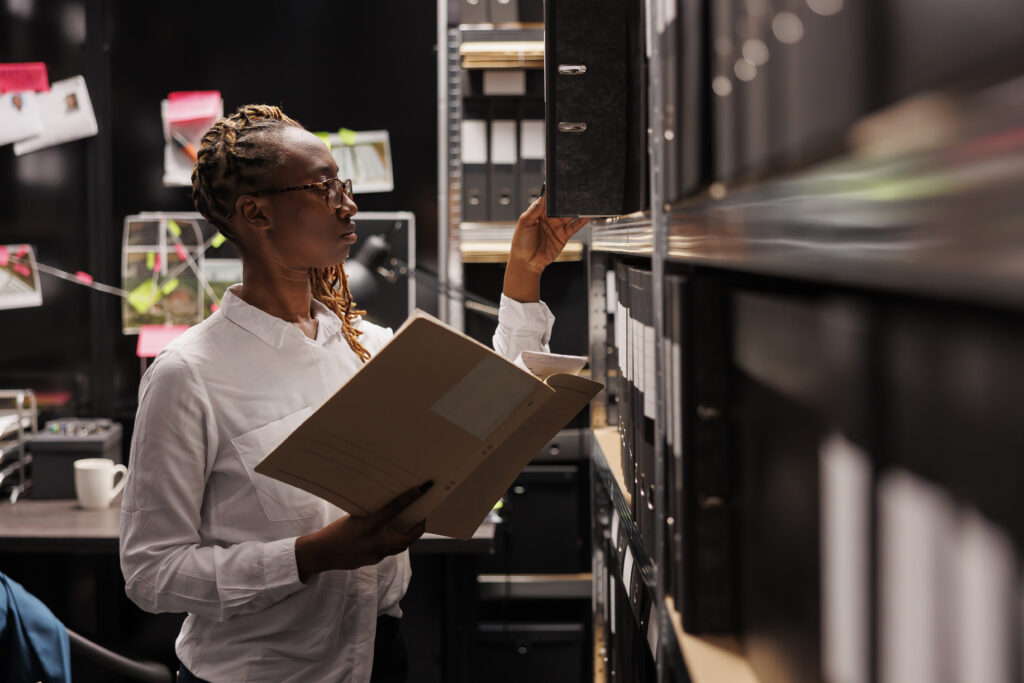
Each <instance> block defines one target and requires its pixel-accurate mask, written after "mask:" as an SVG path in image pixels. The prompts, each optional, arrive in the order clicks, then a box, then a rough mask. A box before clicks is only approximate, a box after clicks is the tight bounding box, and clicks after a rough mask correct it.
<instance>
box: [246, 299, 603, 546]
mask: <svg viewBox="0 0 1024 683" xmlns="http://www.w3.org/2000/svg"><path fill="white" fill-rule="evenodd" d="M524 355H525V354H524ZM538 355H539V356H544V357H546V360H543V361H542V360H540V359H538V358H533V359H531V361H530V362H531V363H534V364H536V365H537V366H538V367H548V368H550V367H551V364H552V363H562V364H563V365H561V367H564V368H567V369H569V372H568V373H556V374H550V373H549V374H548V375H547V377H546V380H542V379H541V378H539V377H537V376H535V375H534V374H531V373H530V372H527V371H525V370H523V369H522V368H521V367H518V366H516V365H515V364H513V363H511V362H509V361H508V360H505V359H504V358H502V357H501V356H499V355H498V354H497V353H495V352H494V351H493V350H491V349H490V348H488V347H487V346H484V345H483V344H480V343H479V342H477V341H475V340H473V339H471V338H469V337H467V336H466V335H464V334H462V333H461V332H458V331H457V330H455V329H453V328H451V327H448V326H447V325H445V324H444V323H442V322H440V321H439V320H437V319H435V318H433V317H432V316H430V315H428V314H426V313H423V312H422V311H416V312H415V313H414V314H413V315H412V317H410V318H409V320H408V321H407V322H406V323H405V324H404V325H402V327H401V328H400V329H399V330H398V332H397V333H396V334H395V336H394V338H393V339H392V340H391V341H390V342H388V344H387V345H386V346H385V347H384V348H383V349H381V350H380V351H379V352H378V353H377V355H375V356H374V357H373V358H372V359H370V361H369V362H367V363H366V364H365V365H364V366H363V367H362V368H360V369H359V371H358V372H357V373H356V374H355V375H353V376H352V378H351V379H350V380H349V381H348V382H347V383H345V385H344V386H342V387H341V388H340V389H339V390H338V391H337V392H336V393H335V394H334V395H333V396H332V397H331V398H329V399H328V400H327V401H325V402H324V403H323V404H322V405H321V406H320V407H319V408H318V409H317V410H316V411H315V412H314V413H313V414H312V415H310V416H309V417H308V418H307V419H306V420H305V422H303V423H302V424H301V425H300V426H299V427H298V428H296V429H295V431H293V432H292V433H291V434H290V435H289V436H288V437H287V438H286V439H285V440H284V441H283V442H282V443H280V444H279V445H278V446H277V447H276V448H275V449H273V451H272V452H271V453H270V454H269V455H267V457H265V458H264V459H263V461H262V462H260V464H259V465H257V466H256V472H258V473H260V474H264V475H266V476H269V477H273V478H275V479H278V480H280V481H283V482H286V483H288V484H292V485H293V486H297V487H299V488H301V489H303V490H305V491H309V492H310V493H313V494H314V495H317V496H320V497H321V498H323V499H325V500H327V501H330V502H331V503H334V504H335V505H337V506H338V507H340V508H342V509H344V510H346V511H348V512H350V513H353V514H358V515H366V514H371V513H373V512H375V511H377V510H379V509H381V508H382V507H384V505H385V504H386V503H388V502H389V501H391V500H392V499H393V498H395V496H397V495H398V494H400V493H402V492H403V491H406V490H408V489H410V488H412V487H414V486H419V485H420V484H422V483H424V482H426V481H433V482H434V486H433V487H432V488H431V489H430V490H429V491H427V493H425V494H424V495H423V496H422V497H421V498H419V499H418V500H417V501H416V502H415V503H413V504H412V505H411V506H410V507H409V509H407V510H406V511H405V512H404V513H403V514H402V515H401V516H400V518H399V520H398V522H399V524H400V525H408V526H412V525H414V524H416V523H417V522H419V521H420V520H422V519H426V520H427V531H429V532H431V533H435V534H440V535H444V536H451V537H454V538H461V539H468V538H470V537H472V535H473V532H474V531H475V530H476V528H477V527H478V526H479V525H480V523H481V522H482V521H483V519H484V518H485V517H486V516H487V513H488V512H489V511H490V509H491V508H492V507H493V505H494V503H495V502H496V501H497V500H498V499H499V498H501V496H502V495H504V493H505V491H507V490H508V488H509V486H511V484H512V482H513V481H514V480H515V478H516V477H517V476H518V475H519V473H520V472H521V471H522V470H523V468H524V467H526V465H528V464H529V462H530V461H531V460H532V459H533V457H534V456H535V455H536V454H537V453H538V452H539V451H540V450H541V448H543V447H544V445H545V444H546V443H547V442H548V441H550V440H551V439H552V438H553V437H554V436H555V434H557V433H558V431H559V430H561V429H562V428H563V427H564V426H565V425H566V424H567V423H568V422H569V420H571V419H572V418H573V417H574V416H575V415H576V414H577V413H578V412H579V411H580V410H582V409H583V407H584V406H586V405H587V403H589V402H590V400H591V399H592V398H593V397H594V396H595V395H596V394H597V393H598V392H599V391H600V390H601V388H602V385H601V384H599V383H598V382H593V381H591V380H589V379H585V378H582V377H577V376H576V375H575V374H574V373H575V372H578V371H579V369H580V368H581V367H582V363H580V360H582V361H583V362H584V363H585V361H586V359H585V358H582V359H581V357H566V356H558V355H557V354H538ZM566 358H575V360H574V361H572V362H571V363H569V364H568V365H565V363H567V361H566V360H565V359H566ZM572 368H575V370H573V369H572Z"/></svg>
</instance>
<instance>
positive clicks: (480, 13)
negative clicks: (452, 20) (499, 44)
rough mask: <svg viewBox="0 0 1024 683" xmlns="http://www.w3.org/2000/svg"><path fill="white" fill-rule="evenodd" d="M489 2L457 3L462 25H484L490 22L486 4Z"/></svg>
mask: <svg viewBox="0 0 1024 683" xmlns="http://www.w3.org/2000/svg"><path fill="white" fill-rule="evenodd" d="M489 3H490V0H461V2H460V3H459V5H460V9H461V15H460V16H459V22H460V23H462V24H486V23H488V22H489V21H490V17H489V12H488V4H489Z"/></svg>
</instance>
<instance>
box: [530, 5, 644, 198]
mask: <svg viewBox="0 0 1024 683" xmlns="http://www.w3.org/2000/svg"><path fill="white" fill-rule="evenodd" d="M544 69H545V71H544V75H545V78H544V82H545V98H544V99H545V103H546V116H545V118H546V120H547V154H546V157H547V167H546V175H547V193H548V200H547V202H548V203H547V211H548V215H550V216H574V215H590V216H598V215H604V216H609V215H621V214H626V213H630V212H633V211H638V210H640V209H643V208H645V206H646V205H647V203H648V202H647V194H648V193H647V123H646V110H647V96H646V79H647V75H646V57H645V50H644V31H643V7H642V3H641V2H640V0H627V1H626V2H622V1H621V0H549V2H548V3H547V4H546V6H545V31H544Z"/></svg>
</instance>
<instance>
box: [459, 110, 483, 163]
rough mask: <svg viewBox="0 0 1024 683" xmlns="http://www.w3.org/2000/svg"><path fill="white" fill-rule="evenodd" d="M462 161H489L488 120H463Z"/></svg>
mask: <svg viewBox="0 0 1024 683" xmlns="http://www.w3.org/2000/svg"><path fill="white" fill-rule="evenodd" d="M462 163H464V164H486V163H487V122H486V121H483V120H466V121H463V122H462Z"/></svg>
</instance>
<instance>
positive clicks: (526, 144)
mask: <svg viewBox="0 0 1024 683" xmlns="http://www.w3.org/2000/svg"><path fill="white" fill-rule="evenodd" d="M543 183H544V121H543V120H542V119H532V120H531V119H524V120H523V121H520V122H519V206H521V207H527V206H529V205H530V204H532V203H533V202H534V200H535V199H537V197H539V196H540V188H541V185H543Z"/></svg>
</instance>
